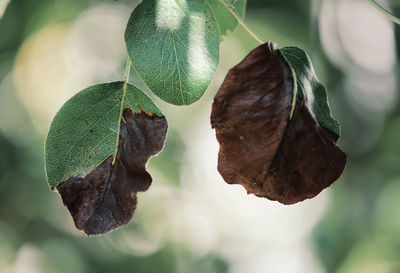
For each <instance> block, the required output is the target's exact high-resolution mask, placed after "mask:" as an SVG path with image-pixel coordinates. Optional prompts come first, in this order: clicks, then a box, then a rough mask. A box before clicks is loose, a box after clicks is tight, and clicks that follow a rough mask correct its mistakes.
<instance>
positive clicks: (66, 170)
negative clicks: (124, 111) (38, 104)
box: [45, 82, 162, 187]
mask: <svg viewBox="0 0 400 273" xmlns="http://www.w3.org/2000/svg"><path fill="white" fill-rule="evenodd" d="M126 91H127V93H126V97H125V105H124V108H130V109H132V111H133V112H141V110H143V111H145V112H146V113H148V114H150V112H152V113H155V114H156V115H158V116H160V117H161V116H162V113H161V112H160V110H159V109H158V108H157V106H155V105H154V103H153V102H152V101H151V99H150V98H148V97H147V96H146V95H145V94H144V93H142V92H141V91H140V90H139V89H137V88H136V87H134V86H132V85H129V84H128V86H127V90H126ZM122 97H123V82H113V83H105V84H99V85H95V86H92V87H89V88H87V89H85V90H83V91H81V92H79V93H78V94H77V95H75V96H74V97H72V98H71V99H70V100H68V101H67V102H66V103H65V104H64V105H63V107H62V108H61V109H60V111H59V112H58V113H57V115H56V116H55V118H54V120H53V122H52V124H51V127H50V131H49V133H48V135H47V140H46V147H45V161H46V162H45V166H46V174H47V181H48V183H49V185H50V186H51V187H57V186H58V185H59V184H60V183H62V182H64V181H65V180H67V179H69V178H70V177H72V176H79V177H85V176H86V175H87V174H88V173H89V172H91V171H92V170H93V169H95V168H96V167H97V166H98V165H99V164H100V163H101V162H103V161H104V160H105V159H106V158H107V157H109V156H110V155H112V156H113V155H114V154H115V149H116V146H117V143H118V126H119V124H120V121H121V117H120V111H121V103H122V101H123V100H122Z"/></svg>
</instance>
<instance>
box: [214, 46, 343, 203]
mask: <svg viewBox="0 0 400 273" xmlns="http://www.w3.org/2000/svg"><path fill="white" fill-rule="evenodd" d="M292 98H293V78H292V74H291V70H290V67H289V66H288V64H287V63H286V61H285V59H284V58H283V56H282V54H281V53H280V51H279V50H278V49H277V48H276V45H275V44H273V43H266V44H263V45H261V46H259V47H257V48H256V49H254V50H253V51H251V52H250V54H249V55H248V56H247V57H246V58H245V59H244V60H243V61H242V62H241V63H240V64H238V65H237V66H235V67H234V68H232V69H231V70H230V71H229V73H228V75H227V76H226V78H225V81H224V82H223V84H222V86H221V88H220V90H219V91H218V93H217V95H216V96H215V98H214V104H213V107H212V113H211V124H212V127H213V128H215V129H216V136H217V140H218V142H219V144H220V151H219V158H218V171H219V172H220V174H221V175H222V177H223V178H224V180H225V181H226V182H227V183H229V184H241V185H243V186H244V187H245V188H246V190H247V192H248V193H252V194H255V195H257V196H260V197H266V198H268V199H271V200H277V201H279V202H281V203H284V204H293V203H296V202H300V201H303V200H305V199H307V198H312V197H314V196H316V195H317V194H318V193H319V192H321V191H322V190H323V189H324V188H326V187H328V186H329V185H331V184H332V183H333V182H334V181H335V180H337V179H338V178H339V176H340V174H341V173H342V171H343V169H344V166H345V164H346V155H345V154H344V153H343V152H342V151H341V150H340V149H339V148H338V147H337V146H336V145H335V143H336V141H337V139H338V136H337V135H335V134H334V133H332V132H330V131H329V130H327V129H325V128H323V127H321V126H320V125H319V124H318V123H317V122H316V121H315V119H314V118H313V117H312V115H311V114H310V112H309V110H308V108H307V107H306V106H305V105H304V102H302V101H299V99H298V102H297V104H296V108H295V111H294V115H293V118H292V119H291V120H289V116H290V111H291V105H292Z"/></svg>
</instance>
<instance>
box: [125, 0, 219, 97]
mask: <svg viewBox="0 0 400 273" xmlns="http://www.w3.org/2000/svg"><path fill="white" fill-rule="evenodd" d="M125 41H126V45H127V49H128V53H129V56H130V58H131V60H132V64H133V66H134V67H135V69H136V70H137V72H138V74H139V75H140V76H141V77H142V79H143V80H144V82H145V83H146V84H147V86H148V87H149V88H150V89H151V90H152V92H154V94H156V95H157V96H159V97H160V98H161V99H163V100H164V101H166V102H169V103H172V104H176V105H188V104H191V103H193V102H195V101H197V100H198V99H199V98H200V97H201V96H202V95H203V94H204V92H205V90H206V89H207V87H208V85H209V84H210V81H211V79H212V77H213V75H214V72H215V70H216V67H217V64H218V61H219V44H220V34H219V29H218V23H217V22H216V20H215V17H214V15H213V12H212V10H211V8H210V6H209V5H208V3H207V2H206V1H205V0H196V1H186V0H146V1H143V2H142V3H141V4H139V5H138V6H137V8H136V9H135V10H134V11H133V13H132V15H131V17H130V19H129V22H128V25H127V29H126V32H125Z"/></svg>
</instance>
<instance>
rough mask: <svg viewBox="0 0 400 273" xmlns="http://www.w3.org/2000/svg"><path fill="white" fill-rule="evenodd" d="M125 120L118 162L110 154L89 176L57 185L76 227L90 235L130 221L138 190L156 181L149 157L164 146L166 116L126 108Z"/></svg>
mask: <svg viewBox="0 0 400 273" xmlns="http://www.w3.org/2000/svg"><path fill="white" fill-rule="evenodd" d="M124 121H125V122H121V131H120V141H119V148H118V154H117V160H116V162H115V164H114V165H113V164H112V161H113V158H112V156H110V157H108V158H107V159H106V160H105V161H104V162H103V163H101V164H100V165H99V166H98V167H96V168H95V169H94V170H93V171H92V172H91V173H90V174H88V175H87V176H86V177H85V178H81V177H71V178H70V179H68V180H67V181H66V182H63V183H61V184H60V185H59V186H58V187H57V190H58V191H59V193H60V195H61V197H62V199H63V201H64V204H65V205H66V206H67V207H68V209H69V210H70V212H71V215H72V217H73V218H74V221H75V225H76V227H77V228H78V229H81V230H84V231H85V233H86V234H88V235H94V234H103V233H106V232H108V231H110V230H112V229H114V228H116V227H119V226H121V225H124V224H127V223H128V222H129V221H130V219H131V218H132V216H133V213H134V211H135V209H136V200H137V198H136V194H137V192H141V191H146V190H147V189H148V188H149V187H150V185H151V182H152V179H151V176H150V174H149V173H148V172H147V171H146V167H145V166H146V163H147V160H148V159H149V157H151V156H152V155H155V154H157V153H158V152H159V151H161V149H162V148H163V144H164V140H165V136H166V134H167V122H166V119H165V118H164V117H158V116H156V115H153V116H152V117H150V116H148V115H147V114H146V113H144V112H141V113H133V112H132V110H130V109H128V108H126V109H125V110H124Z"/></svg>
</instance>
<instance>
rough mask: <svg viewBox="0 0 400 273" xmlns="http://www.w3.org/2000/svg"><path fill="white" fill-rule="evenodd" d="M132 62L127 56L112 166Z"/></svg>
mask: <svg viewBox="0 0 400 273" xmlns="http://www.w3.org/2000/svg"><path fill="white" fill-rule="evenodd" d="M131 66H132V61H131V59H130V58H129V56H128V57H127V59H126V67H125V74H124V84H123V86H122V98H121V108H120V110H119V118H118V141H117V142H116V143H115V151H114V158H113V162H112V165H113V166H114V164H115V161H116V160H117V153H118V145H119V135H120V131H121V119H122V115H123V113H124V106H125V98H126V90H127V89H128V81H129V74H130V72H131Z"/></svg>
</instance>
